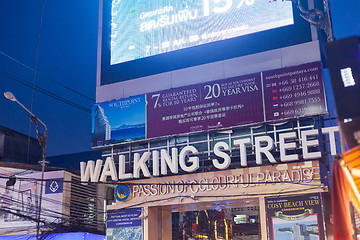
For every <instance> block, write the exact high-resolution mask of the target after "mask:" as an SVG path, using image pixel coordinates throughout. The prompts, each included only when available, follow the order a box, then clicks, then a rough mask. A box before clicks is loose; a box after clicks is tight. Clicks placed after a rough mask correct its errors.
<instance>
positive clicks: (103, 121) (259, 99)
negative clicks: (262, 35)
mask: <svg viewBox="0 0 360 240" xmlns="http://www.w3.org/2000/svg"><path fill="white" fill-rule="evenodd" d="M326 112H327V108H326V101H325V92H324V86H323V78H322V71H321V64H320V62H313V63H307V64H303V65H299V66H293V67H288V68H281V69H275V70H270V71H265V72H260V73H254V74H251V75H246V76H238V77H232V78H228V79H223V80H219V81H212V82H206V83H201V84H195V85H189V86H186V87H180V88H173V89H168V90H163V91H159V92H153V93H148V94H143V95H139V96H134V97H131V98H126V99H120V100H114V101H110V102H104V103H98V104H95V105H94V107H93V122H94V124H93V141H92V145H93V147H96V146H102V145H108V144H114V143H121V142H124V141H130V140H138V139H141V138H154V137H162V136H168V135H176V134H181V133H190V132H197V131H208V130H214V129H222V128H229V127H233V126H241V125H249V124H255V123H261V122H268V121H278V120H283V119H292V118H297V117H304V116H311V115H318V114H325V113H326ZM99 136H101V139H100V137H99Z"/></svg>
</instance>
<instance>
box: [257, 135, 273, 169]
mask: <svg viewBox="0 0 360 240" xmlns="http://www.w3.org/2000/svg"><path fill="white" fill-rule="evenodd" d="M262 142H265V143H266V145H265V146H261V143H262ZM273 148H274V140H273V139H272V138H271V137H269V136H261V137H256V138H255V159H256V164H258V165H262V164H263V162H262V156H261V153H264V154H265V156H266V157H267V159H268V160H269V162H271V163H276V161H275V158H274V156H273V155H272V154H271V153H270V151H271V150H272V149H273Z"/></svg>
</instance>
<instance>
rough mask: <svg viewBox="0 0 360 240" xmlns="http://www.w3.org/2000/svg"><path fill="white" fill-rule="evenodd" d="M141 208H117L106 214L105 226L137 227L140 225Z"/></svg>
mask: <svg viewBox="0 0 360 240" xmlns="http://www.w3.org/2000/svg"><path fill="white" fill-rule="evenodd" d="M141 212H142V210H141V208H130V209H119V210H115V211H110V212H108V214H107V221H106V227H107V228H119V227H138V226H141V219H140V218H139V216H140V215H141Z"/></svg>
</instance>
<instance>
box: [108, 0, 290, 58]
mask: <svg viewBox="0 0 360 240" xmlns="http://www.w3.org/2000/svg"><path fill="white" fill-rule="evenodd" d="M110 24H111V27H110V32H111V38H110V42H111V43H109V45H111V53H110V64H111V65H114V64H118V63H123V62H128V61H132V60H136V59H141V58H144V57H149V56H154V55H158V54H161V53H166V52H171V51H175V50H178V49H184V48H189V47H193V46H198V45H202V44H206V43H211V42H216V41H220V40H225V39H231V38H235V37H238V36H243V35H248V34H251V33H256V32H261V31H265V30H269V29H274V28H279V27H283V26H288V25H292V24H294V18H293V11H292V3H291V2H290V1H276V0H191V1H184V0H181V1H180V0H168V1H160V0H157V1H155V0H151V1H144V0H113V1H112V8H111V21H110Z"/></svg>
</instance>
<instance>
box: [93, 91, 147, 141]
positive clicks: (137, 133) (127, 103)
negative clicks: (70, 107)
mask: <svg viewBox="0 0 360 240" xmlns="http://www.w3.org/2000/svg"><path fill="white" fill-rule="evenodd" d="M92 123H93V124H92V146H93V147H94V146H102V145H108V144H113V143H120V142H125V141H129V140H137V139H142V138H144V137H145V134H146V131H145V127H146V126H145V125H146V99H145V94H143V95H139V96H134V97H129V98H124V99H120V100H115V101H110V102H105V103H99V104H95V105H93V108H92Z"/></svg>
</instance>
